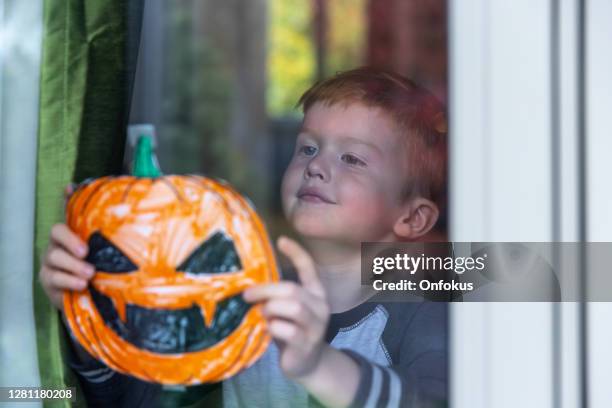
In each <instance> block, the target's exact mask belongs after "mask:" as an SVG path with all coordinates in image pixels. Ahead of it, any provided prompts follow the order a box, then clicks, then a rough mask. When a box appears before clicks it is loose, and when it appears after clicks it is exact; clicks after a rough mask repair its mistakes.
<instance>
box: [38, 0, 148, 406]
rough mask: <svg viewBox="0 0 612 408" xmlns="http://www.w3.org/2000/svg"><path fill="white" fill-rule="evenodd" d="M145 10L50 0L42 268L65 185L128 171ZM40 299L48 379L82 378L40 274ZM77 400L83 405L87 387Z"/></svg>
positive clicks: (42, 147) (54, 382)
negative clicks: (70, 365)
mask: <svg viewBox="0 0 612 408" xmlns="http://www.w3.org/2000/svg"><path fill="white" fill-rule="evenodd" d="M128 3H129V4H128ZM135 4H136V6H135ZM141 18H142V0H138V1H136V2H133V1H132V2H130V1H128V0H65V1H56V0H46V1H45V3H44V14H43V24H44V29H43V30H44V31H43V54H42V63H41V78H40V115H39V131H38V153H37V174H36V204H35V206H36V220H35V238H34V245H35V256H34V270H35V273H38V270H39V269H40V259H41V257H42V256H43V255H44V251H45V249H46V247H47V244H48V237H49V231H50V229H51V227H52V225H53V224H55V223H57V222H62V221H63V217H64V214H63V205H64V199H63V190H64V187H65V186H66V185H67V184H68V183H70V182H80V181H82V180H84V179H85V178H88V177H99V176H102V175H107V174H118V173H120V172H121V164H122V158H123V148H124V144H125V128H126V125H127V120H128V113H129V101H130V93H131V88H132V81H133V72H134V66H133V65H134V63H135V61H136V58H134V55H135V53H136V52H137V46H138V38H139V32H140V20H141ZM135 28H136V29H135ZM34 307H35V319H36V327H37V342H38V361H39V369H40V376H41V385H42V386H45V387H65V386H75V385H76V383H77V381H76V379H75V377H74V375H73V374H72V372H71V371H70V370H69V369H67V367H66V366H65V365H64V363H63V359H62V353H63V352H62V350H63V349H64V347H65V346H66V344H65V342H64V341H65V339H64V336H63V332H62V331H61V327H60V322H59V319H58V317H59V316H58V313H57V311H56V310H55V309H54V308H53V307H52V306H51V304H50V302H49V301H48V299H47V297H46V295H45V294H44V292H43V290H42V288H41V286H40V284H39V282H38V280H36V279H35V281H34ZM77 405H78V406H84V401H83V399H82V398H81V396H80V395H79V398H78V401H77ZM46 406H58V407H59V406H69V403H68V402H48V403H46Z"/></svg>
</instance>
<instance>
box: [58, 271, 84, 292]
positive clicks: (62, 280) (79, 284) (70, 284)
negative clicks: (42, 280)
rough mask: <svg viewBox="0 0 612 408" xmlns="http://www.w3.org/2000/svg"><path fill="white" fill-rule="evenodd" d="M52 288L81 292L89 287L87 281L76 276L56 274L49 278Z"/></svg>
mask: <svg viewBox="0 0 612 408" xmlns="http://www.w3.org/2000/svg"><path fill="white" fill-rule="evenodd" d="M49 281H50V283H51V286H52V287H53V288H54V289H55V290H58V289H63V290H76V291H80V290H83V289H85V288H86V287H87V281H86V280H85V279H82V278H79V277H77V276H74V275H70V274H68V273H63V272H55V273H54V274H52V275H51V276H50V277H49Z"/></svg>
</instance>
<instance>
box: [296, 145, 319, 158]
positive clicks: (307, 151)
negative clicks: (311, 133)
mask: <svg viewBox="0 0 612 408" xmlns="http://www.w3.org/2000/svg"><path fill="white" fill-rule="evenodd" d="M298 152H299V153H303V154H304V155H306V156H313V155H314V154H315V153H316V152H317V148H316V147H314V146H302V147H300V150H298Z"/></svg>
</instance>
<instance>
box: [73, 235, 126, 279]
mask: <svg viewBox="0 0 612 408" xmlns="http://www.w3.org/2000/svg"><path fill="white" fill-rule="evenodd" d="M85 260H86V261H87V262H89V263H90V264H92V265H93V266H94V267H95V268H96V271H102V272H132V271H136V270H138V267H137V266H136V265H134V263H133V262H132V261H131V260H130V259H129V258H128V257H127V256H126V255H125V254H124V253H123V252H121V250H120V249H119V248H117V247H116V246H115V245H113V243H112V242H110V241H109V240H107V239H106V238H104V236H103V235H102V234H100V233H99V232H94V233H93V234H91V236H90V237H89V253H88V254H87V258H86V259H85Z"/></svg>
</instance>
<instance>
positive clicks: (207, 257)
mask: <svg viewBox="0 0 612 408" xmlns="http://www.w3.org/2000/svg"><path fill="white" fill-rule="evenodd" d="M176 269H177V270H179V271H181V272H188V273H195V274H200V273H223V272H233V271H237V270H240V269H242V264H241V263H240V258H239V257H238V252H236V247H235V246H234V242H233V241H232V239H231V238H230V237H228V236H227V235H226V234H224V233H222V232H217V233H215V234H214V235H213V236H211V237H210V238H209V239H207V240H206V241H204V243H203V244H202V245H200V246H199V247H198V248H197V249H196V250H195V251H193V253H192V254H191V255H189V257H187V259H186V260H185V262H183V263H182V264H181V265H180V266H179V267H178V268H176Z"/></svg>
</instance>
